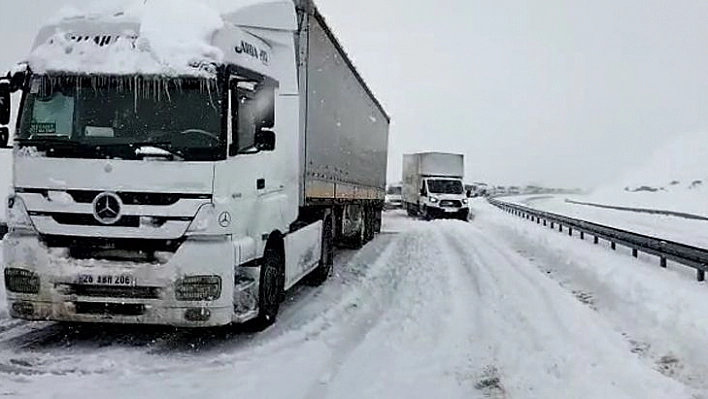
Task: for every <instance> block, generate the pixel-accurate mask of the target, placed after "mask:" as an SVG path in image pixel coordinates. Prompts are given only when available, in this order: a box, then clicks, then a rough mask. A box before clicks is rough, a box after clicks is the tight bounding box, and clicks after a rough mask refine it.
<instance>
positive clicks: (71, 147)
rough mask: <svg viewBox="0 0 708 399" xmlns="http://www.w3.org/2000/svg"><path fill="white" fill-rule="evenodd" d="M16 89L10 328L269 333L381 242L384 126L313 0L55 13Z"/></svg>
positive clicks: (9, 84) (6, 86)
mask: <svg viewBox="0 0 708 399" xmlns="http://www.w3.org/2000/svg"><path fill="white" fill-rule="evenodd" d="M233 3H235V4H238V2H233ZM18 91H19V92H21V104H20V112H19V117H18V120H17V126H16V134H15V139H14V149H13V180H12V181H13V192H12V193H11V195H10V196H9V198H8V202H7V208H8V209H7V223H8V230H9V231H8V234H7V236H6V238H5V240H4V242H3V254H4V257H3V259H4V283H5V286H6V288H7V290H6V291H7V300H8V302H9V306H8V308H9V310H10V314H11V316H12V317H15V318H21V319H27V320H55V321H71V322H101V323H130V324H160V325H172V326H181V327H211V326H221V325H227V324H231V323H243V322H249V323H253V324H254V325H255V326H257V327H258V328H265V327H267V326H268V325H270V324H272V323H273V322H274V321H275V319H276V316H277V314H278V310H279V306H280V303H281V301H282V300H283V298H284V293H285V292H286V291H287V290H288V289H290V288H291V287H293V286H294V285H295V284H298V283H299V282H300V281H304V282H306V283H308V284H313V285H317V284H321V283H323V282H324V281H325V280H326V279H327V278H328V276H329V275H330V273H331V270H332V265H333V251H334V248H335V247H336V246H338V245H348V246H354V247H361V246H362V245H364V244H365V243H366V242H368V241H370V240H371V239H372V238H373V237H374V234H375V233H376V232H378V231H379V230H380V225H381V211H382V208H383V203H384V195H385V179H386V159H387V153H388V129H389V122H390V118H389V116H388V115H387V113H386V112H385V110H384V108H383V107H382V105H381V104H380V103H379V101H378V100H377V99H376V97H375V96H374V95H373V94H372V91H371V90H370V89H369V87H368V86H367V84H366V83H365V82H364V80H363V79H362V77H361V75H360V74H359V73H358V72H357V70H356V69H355V68H354V66H353V64H352V62H351V61H350V59H349V58H348V56H347V54H346V53H345V51H344V49H343V48H342V46H341V45H340V43H339V41H338V40H337V38H336V37H335V36H334V34H333V33H332V31H331V30H330V29H329V27H328V26H327V24H326V22H325V19H324V18H323V16H322V15H321V14H320V13H319V11H318V10H317V8H316V7H315V5H314V4H313V3H312V2H311V0H280V1H263V2H261V3H253V2H251V4H247V5H244V6H241V7H231V8H228V7H227V8H225V9H212V8H208V7H207V6H205V5H203V4H201V3H198V2H190V1H186V0H181V1H177V2H174V1H166V0H151V1H149V2H144V1H142V0H140V1H137V2H136V3H135V4H133V5H130V6H129V7H126V8H124V9H120V10H111V11H110V12H108V13H104V14H96V13H93V14H90V15H71V16H66V17H65V18H64V19H60V20H57V21H54V22H52V23H51V24H50V25H47V26H45V27H43V28H42V29H41V30H40V32H39V34H38V35H37V37H36V40H35V42H34V44H33V48H32V51H31V52H30V55H29V57H28V59H27V60H26V62H23V63H21V64H19V65H18V67H16V68H14V69H13V71H11V72H10V73H9V74H8V76H7V78H5V79H2V80H0V97H2V101H3V104H6V103H7V102H9V101H10V96H9V94H10V93H11V92H18ZM6 119H7V117H6V115H5V108H4V107H0V123H2V122H3V121H5V120H6Z"/></svg>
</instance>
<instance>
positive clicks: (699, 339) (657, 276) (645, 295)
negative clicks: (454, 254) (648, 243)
mask: <svg viewBox="0 0 708 399" xmlns="http://www.w3.org/2000/svg"><path fill="white" fill-rule="evenodd" d="M472 208H473V209H474V210H475V212H476V213H477V215H478V217H477V218H476V219H475V223H476V224H478V225H480V226H481V227H480V228H483V230H484V231H485V233H486V234H487V236H488V237H490V239H492V240H495V241H496V242H501V241H504V242H505V243H506V244H507V245H509V246H510V247H513V248H514V249H515V250H516V251H518V252H519V253H521V254H525V256H527V257H529V258H532V259H533V263H534V264H535V265H536V266H537V267H539V268H540V269H541V270H542V271H543V272H544V273H545V274H546V275H548V276H549V277H551V278H553V279H555V280H557V281H558V282H559V283H560V285H561V286H563V287H564V288H565V289H567V290H568V291H570V292H572V293H573V294H574V295H575V296H576V297H578V300H579V301H581V302H583V303H585V304H587V305H588V306H589V307H591V308H593V309H595V310H596V311H597V313H598V314H599V315H601V316H603V317H604V318H607V319H608V320H609V321H611V322H612V323H613V324H614V325H615V328H616V329H617V330H619V331H622V332H623V335H625V336H626V338H627V339H628V342H629V344H631V345H632V349H631V351H632V352H633V353H635V354H637V355H639V357H640V358H642V360H644V361H646V362H648V363H650V364H653V365H654V367H656V369H658V370H660V371H661V372H662V373H663V374H666V375H669V376H671V377H673V378H674V379H676V380H679V381H682V382H684V383H687V384H688V385H690V386H694V387H696V388H698V389H700V390H701V391H703V394H701V395H697V396H696V397H705V392H706V389H708V382H707V381H706V379H705V378H704V377H705V375H708V336H706V334H705V332H706V331H707V330H708V318H706V317H705V297H706V283H698V282H696V281H695V274H694V271H693V269H690V268H687V267H684V266H680V265H675V264H673V263H672V262H669V267H668V269H663V268H661V267H659V266H658V264H659V263H658V259H657V258H656V257H655V256H650V255H646V254H640V255H639V259H635V258H633V257H632V256H631V253H630V251H629V250H628V249H627V248H623V247H618V248H617V251H611V250H609V248H607V244H606V243H605V244H602V245H593V244H592V241H587V240H586V241H581V240H579V239H578V238H577V236H576V237H574V238H571V237H568V236H567V235H565V234H559V233H558V232H557V231H554V230H552V229H550V228H548V227H542V226H538V225H537V224H536V223H532V222H529V221H527V220H524V219H521V218H518V217H515V216H511V215H509V214H506V213H503V212H501V211H499V210H497V209H494V208H492V207H491V206H490V205H488V204H485V203H483V202H475V203H474V204H473V205H472Z"/></svg>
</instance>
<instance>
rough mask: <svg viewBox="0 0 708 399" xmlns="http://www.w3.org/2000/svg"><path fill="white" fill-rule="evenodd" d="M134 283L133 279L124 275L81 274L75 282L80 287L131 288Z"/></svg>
mask: <svg viewBox="0 0 708 399" xmlns="http://www.w3.org/2000/svg"><path fill="white" fill-rule="evenodd" d="M135 283H136V281H135V278H134V277H133V276H129V275H126V274H98V275H96V274H81V275H79V279H78V281H77V284H82V285H118V286H131V285H135Z"/></svg>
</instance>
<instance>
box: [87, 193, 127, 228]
mask: <svg viewBox="0 0 708 399" xmlns="http://www.w3.org/2000/svg"><path fill="white" fill-rule="evenodd" d="M121 205H122V202H121V200H120V197H119V196H118V195H116V194H114V193H101V194H98V195H97V196H96V198H94V200H93V217H94V218H96V220H98V221H99V222H100V223H102V224H113V223H115V222H117V221H118V220H119V219H120V217H121V216H122V215H121Z"/></svg>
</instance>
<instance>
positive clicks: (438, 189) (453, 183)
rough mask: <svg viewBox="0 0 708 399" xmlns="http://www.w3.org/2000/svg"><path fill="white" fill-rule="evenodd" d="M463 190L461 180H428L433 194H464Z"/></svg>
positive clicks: (429, 189) (429, 188)
mask: <svg viewBox="0 0 708 399" xmlns="http://www.w3.org/2000/svg"><path fill="white" fill-rule="evenodd" d="M463 189H464V188H463V187H462V182H461V181H459V180H440V179H434V180H428V191H429V192H431V193H433V194H462V193H463Z"/></svg>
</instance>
